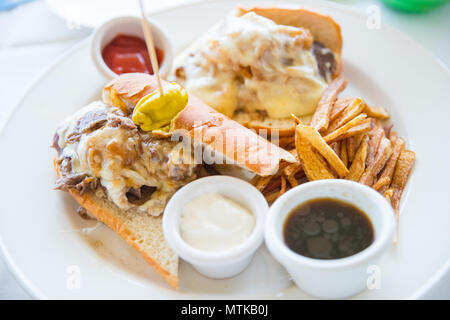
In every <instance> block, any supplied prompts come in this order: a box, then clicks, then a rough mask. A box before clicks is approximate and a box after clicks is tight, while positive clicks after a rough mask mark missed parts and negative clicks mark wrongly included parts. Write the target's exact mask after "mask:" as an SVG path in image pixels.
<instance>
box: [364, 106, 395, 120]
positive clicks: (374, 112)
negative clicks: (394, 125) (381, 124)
mask: <svg viewBox="0 0 450 320" xmlns="http://www.w3.org/2000/svg"><path fill="white" fill-rule="evenodd" d="M364 112H365V113H367V115H368V116H369V117H371V118H377V119H387V118H389V113H387V111H386V110H384V109H383V108H382V107H371V106H369V105H367V104H366V107H365V108H364Z"/></svg>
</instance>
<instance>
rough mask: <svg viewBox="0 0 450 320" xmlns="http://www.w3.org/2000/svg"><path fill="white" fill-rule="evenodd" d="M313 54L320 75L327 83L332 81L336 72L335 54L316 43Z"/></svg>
mask: <svg viewBox="0 0 450 320" xmlns="http://www.w3.org/2000/svg"><path fill="white" fill-rule="evenodd" d="M312 53H313V55H314V57H315V58H316V61H317V67H318V68H319V74H320V75H321V76H322V78H324V79H325V80H326V81H330V80H331V76H332V75H333V73H334V72H335V71H336V59H335V58H334V54H333V52H331V50H329V49H327V48H326V47H325V46H324V45H323V44H322V43H321V42H319V41H314V43H313V47H312Z"/></svg>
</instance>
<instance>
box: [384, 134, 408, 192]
mask: <svg viewBox="0 0 450 320" xmlns="http://www.w3.org/2000/svg"><path fill="white" fill-rule="evenodd" d="M392 144H393V147H392V155H391V158H390V159H389V161H388V163H387V164H386V167H384V169H383V171H381V174H380V179H379V180H381V179H383V178H386V177H387V178H389V180H391V179H392V175H393V174H394V170H395V165H396V164H397V161H398V158H399V157H400V154H401V153H402V151H403V150H404V149H405V140H403V139H401V138H397V139H396V140H394V141H393V143H392ZM388 188H389V185H387V186H383V187H381V188H380V190H379V192H380V193H384V192H385V191H386V190H387V189H388Z"/></svg>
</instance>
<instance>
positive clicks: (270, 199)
mask: <svg viewBox="0 0 450 320" xmlns="http://www.w3.org/2000/svg"><path fill="white" fill-rule="evenodd" d="M278 194H279V192H278V191H273V192H271V193H269V194H266V195H265V198H266V200H267V202H268V203H269V204H272V203H273V202H274V201H275V200H277V199H278Z"/></svg>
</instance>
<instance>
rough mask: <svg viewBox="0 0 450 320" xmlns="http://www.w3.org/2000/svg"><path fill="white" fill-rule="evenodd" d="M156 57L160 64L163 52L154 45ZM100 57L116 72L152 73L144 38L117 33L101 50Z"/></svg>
mask: <svg viewBox="0 0 450 320" xmlns="http://www.w3.org/2000/svg"><path fill="white" fill-rule="evenodd" d="M155 51H156V59H157V60H158V64H159V65H161V63H162V61H163V59H164V52H163V51H162V50H161V49H159V48H156V47H155ZM102 57H103V60H104V61H105V63H106V65H107V66H108V67H109V68H110V69H111V70H112V71H114V73H116V74H122V73H130V72H143V73H148V74H153V68H152V64H151V62H150V57H149V55H148V50H147V45H146V44H145V41H144V39H141V38H139V37H135V36H131V35H126V34H118V35H117V36H116V37H115V38H114V39H113V40H112V41H111V42H109V43H108V44H107V45H106V46H105V48H104V49H103V50H102Z"/></svg>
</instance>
